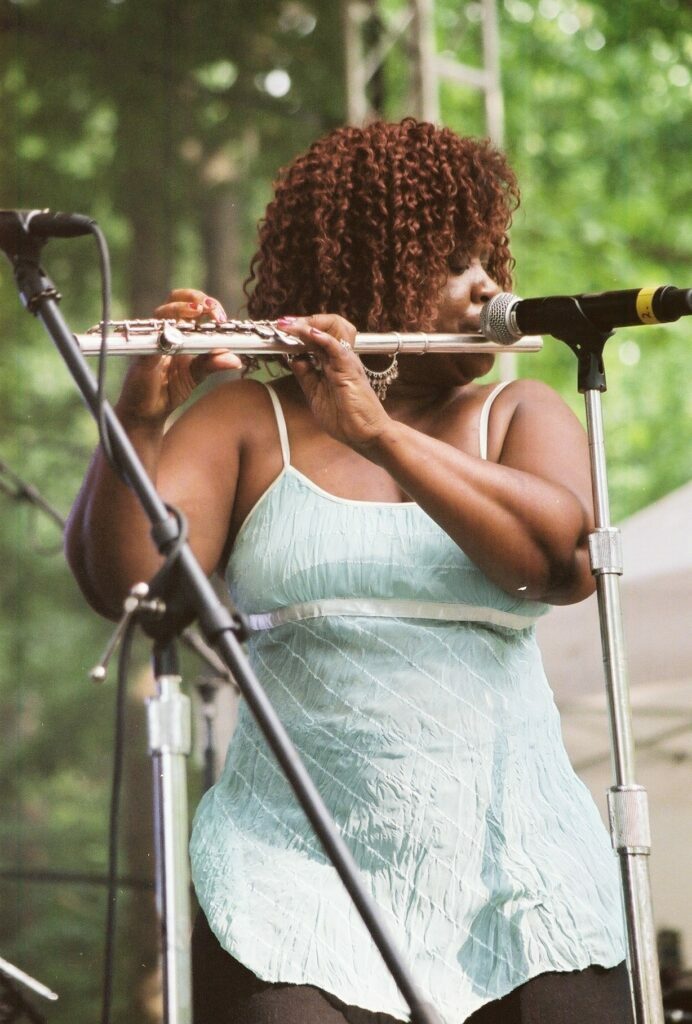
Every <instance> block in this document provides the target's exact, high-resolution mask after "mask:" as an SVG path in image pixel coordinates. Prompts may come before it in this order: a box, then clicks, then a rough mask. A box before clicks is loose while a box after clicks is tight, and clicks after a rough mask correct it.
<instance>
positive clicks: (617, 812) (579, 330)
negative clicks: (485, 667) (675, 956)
mask: <svg viewBox="0 0 692 1024" xmlns="http://www.w3.org/2000/svg"><path fill="white" fill-rule="evenodd" d="M570 303H571V304H570V305H568V306H566V308H565V314H564V325H565V326H564V329H562V328H561V329H560V331H559V333H558V332H555V333H554V337H556V338H557V339H558V340H559V341H564V342H565V344H567V345H569V347H570V348H571V349H572V351H573V352H574V353H575V355H576V356H577V360H578V390H579V392H580V393H581V394H583V395H584V401H585V406H586V425H587V434H588V439H589V455H590V463H591V482H592V488H593V507H594V522H595V530H594V532H593V533H592V534H591V535H590V537H589V556H590V561H591V571H592V573H593V575H594V576H595V578H596V593H597V598H598V613H599V621H600V629H601V644H602V648H603V665H604V671H605V682H606V692H607V699H608V711H609V723H610V735H611V745H612V755H613V774H614V785H613V786H612V787H611V788H610V790H609V791H608V816H609V821H610V835H611V840H612V843H613V847H614V849H615V850H616V852H617V854H618V857H619V860H620V875H621V880H622V892H623V900H624V911H625V919H626V922H627V937H628V946H629V969H630V980H631V990H632V999H633V1007H634V1018H635V1024H664V1014H663V1000H662V994H661V981H660V976H659V969H658V951H657V948H656V933H655V928H654V918H653V903H652V898H651V884H650V880H649V862H648V858H649V854H650V852H651V837H650V830H649V805H648V797H647V793H646V790H645V789H644V787H643V786H640V785H638V784H637V783H636V782H635V772H634V742H633V737H632V715H631V709H630V699H629V680H628V676H627V663H626V657H625V643H624V634H623V628H622V611H621V604H620V579H619V577H620V576H621V575H622V570H623V567H622V543H621V536H620V531H619V530H618V529H617V528H616V527H613V526H612V525H611V522H610V502H609V497H608V481H607V473H606V457H605V441H604V433H603V419H602V414H601V392H603V391H605V390H606V381H605V370H604V366H603V358H602V355H603V348H604V346H605V343H606V341H607V340H608V338H610V337H611V336H612V333H613V332H612V331H604V330H602V329H600V328H598V327H596V326H595V325H594V324H592V323H591V321H590V320H589V319H588V317H587V316H586V314H585V313H584V312H583V310H582V309H581V307H580V306H579V303H578V300H577V299H574V298H573V299H571V300H570Z"/></svg>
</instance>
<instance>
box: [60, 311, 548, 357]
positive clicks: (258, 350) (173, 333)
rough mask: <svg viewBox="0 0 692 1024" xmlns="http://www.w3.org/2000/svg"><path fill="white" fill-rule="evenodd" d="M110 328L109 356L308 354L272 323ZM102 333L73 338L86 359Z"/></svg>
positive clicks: (406, 338) (532, 340)
mask: <svg viewBox="0 0 692 1024" xmlns="http://www.w3.org/2000/svg"><path fill="white" fill-rule="evenodd" d="M107 328H108V336H107V341H106V353H107V355H114V356H144V355H154V354H156V353H163V354H166V355H177V354H178V353H186V354H188V355H198V354H200V353H202V352H211V351H212V350H214V349H225V350H227V351H229V352H234V353H236V354H237V355H247V356H275V355H283V356H296V355H300V353H301V350H304V349H305V346H304V345H303V343H302V342H301V341H299V340H298V339H297V338H294V337H292V335H290V334H286V333H285V332H284V331H282V330H281V329H280V328H279V327H277V325H276V323H275V322H274V321H273V320H226V321H224V322H223V323H202V324H200V323H196V322H194V321H191V320H109V321H108V324H107ZM101 331H102V325H101V324H96V325H95V326H94V327H90V328H89V330H88V331H87V332H86V334H76V335H75V337H76V339H77V342H78V344H79V347H80V349H81V351H82V354H83V355H87V356H89V355H98V354H99V352H100V351H101ZM542 347H543V341H542V339H541V338H539V337H534V336H528V337H523V338H520V339H519V340H518V341H514V342H512V343H511V344H508V345H504V344H499V343H498V342H495V341H488V340H487V339H486V338H485V337H484V336H483V335H482V334H434V333H432V334H427V333H425V332H422V331H419V332H417V333H415V334H405V333H400V332H398V331H389V332H386V333H382V334H357V335H356V340H355V345H354V349H355V351H356V352H358V353H359V354H360V355H366V354H369V353H372V354H379V353H382V354H384V355H394V354H395V353H400V354H401V355H407V354H409V353H411V354H418V355H422V354H425V353H433V352H437V353H442V352H459V353H461V352H468V353H478V352H539V351H540V350H541V348H542Z"/></svg>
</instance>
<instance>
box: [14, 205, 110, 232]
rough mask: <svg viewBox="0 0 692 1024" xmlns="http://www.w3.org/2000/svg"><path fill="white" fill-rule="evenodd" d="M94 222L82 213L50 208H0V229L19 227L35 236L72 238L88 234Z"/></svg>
mask: <svg viewBox="0 0 692 1024" xmlns="http://www.w3.org/2000/svg"><path fill="white" fill-rule="evenodd" d="M95 223H96V221H95V220H93V218H91V217H86V216H85V215H84V214H83V213H52V212H51V211H50V210H0V230H1V229H2V228H3V227H7V228H11V227H20V228H22V230H24V231H25V232H26V233H27V234H28V235H35V236H36V237H37V238H74V237H76V236H77V235H88V234H89V233H90V231H91V229H92V227H93V225H94V224H95Z"/></svg>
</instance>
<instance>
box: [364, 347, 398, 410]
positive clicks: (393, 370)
mask: <svg viewBox="0 0 692 1024" xmlns="http://www.w3.org/2000/svg"><path fill="white" fill-rule="evenodd" d="M363 369H364V370H365V376H366V377H367V378H368V380H369V381H370V387H371V388H372V390H373V391H374V392H375V394H376V395H377V397H378V398H379V400H380V401H381V402H384V400H385V398H386V397H387V391H388V390H389V386H390V384H393V383H394V381H395V380H396V379H397V377H398V376H399V362H398V360H397V357H396V353H394V355H393V356H392V361H391V363H390V364H389V366H388V367H387V368H386V370H369V369H368V368H367V366H363Z"/></svg>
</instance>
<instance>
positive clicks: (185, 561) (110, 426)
mask: <svg viewBox="0 0 692 1024" xmlns="http://www.w3.org/2000/svg"><path fill="white" fill-rule="evenodd" d="M44 242H45V240H44V239H40V238H37V237H35V236H32V235H30V234H29V233H28V232H27V231H25V230H23V229H21V228H20V227H19V226H18V227H16V228H14V227H13V228H12V229H11V230H7V231H4V232H0V248H2V249H3V251H4V252H5V254H6V255H7V257H8V259H9V260H10V262H11V263H12V265H13V268H14V275H15V279H16V282H17V287H18V289H19V293H20V297H21V299H22V302H23V304H24V305H25V307H26V308H27V310H28V311H29V312H30V313H33V314H34V315H36V316H37V317H38V318H39V319H40V320H41V322H42V323H43V326H44V327H45V329H46V331H47V332H48V334H49V336H50V337H51V339H52V340H53V342H54V344H55V346H56V348H57V349H58V351H59V353H60V355H61V356H62V358H63V360H64V362H65V364H66V366H67V368H68V370H69V371H70V373H71V375H72V377H73V379H74V381H75V383H76V384H77V387H78V388H79V390H80V392H81V394H82V397H83V399H84V401H85V404H86V405H87V407H88V408H89V410H90V411H91V413H92V414H93V415H94V418H97V417H98V415H99V409H98V387H97V383H96V380H95V379H94V376H93V374H92V373H91V371H90V369H89V367H88V365H87V363H86V361H85V359H84V357H83V355H82V353H81V351H80V349H79V345H78V343H77V341H76V339H75V336H74V335H73V334H72V332H71V331H70V330H69V328H68V326H67V323H66V322H65V320H64V318H63V317H62V314H61V313H60V310H59V307H58V301H59V299H60V295H59V293H58V291H57V289H56V288H55V285H54V284H53V283H52V281H51V280H50V279H49V278H48V277H47V276H46V274H45V273H44V271H43V270H42V268H41V266H40V263H39V257H40V251H41V248H42V246H43V244H44ZM103 417H104V422H105V425H106V429H107V432H108V438H109V441H110V445H111V448H112V451H113V453H114V455H115V457H116V459H117V464H118V466H120V467H121V469H122V472H123V473H124V474H125V477H126V479H127V481H128V483H129V485H130V486H131V487H132V489H133V490H134V491H135V493H136V494H137V497H138V499H139V501H140V503H141V505H142V508H143V510H144V511H145V513H146V515H147V517H148V518H149V520H150V522H151V524H152V530H151V534H152V538H153V540H154V542H155V543H156V545H157V547H158V549H159V551H160V552H161V554H163V555H166V554H168V553H169V552H171V551H172V550H173V549H175V550H176V552H177V554H176V557H175V560H174V561H173V564H172V566H171V567H168V570H167V572H166V573H165V574H163V575H164V576H165V578H161V577H162V573H161V572H159V574H157V577H155V578H154V580H153V581H152V590H148V588H146V587H144V591H145V592H147V594H150V593H152V591H153V593H154V595H155V597H156V598H159V597H160V596H161V594H162V593H163V594H164V595H165V598H166V604H167V606H168V605H169V604H170V605H172V607H167V609H166V613H165V615H164V616H163V617H162V618H158V619H157V618H155V616H153V615H151V616H149V617H148V620H147V621H146V622H145V628H146V630H147V632H149V634H150V635H153V636H154V638H155V641H156V642H155V648H154V651H155V655H154V673H155V676H156V679H157V688H158V705H157V707H156V710H155V711H154V712H152V713H151V715H150V720H151V719H153V724H152V727H151V728H152V733H153V734H154V735H153V736H152V733H150V746H151V748H152V752H153V753H154V754H155V760H154V767H155V771H157V772H158V773H159V774H160V775H163V773H164V772H166V773H167V772H168V770H169V768H170V767H172V768H173V771H172V775H171V777H167V778H166V779H160V780H159V781H157V795H156V800H157V802H158V803H159V805H160V806H161V807H162V808H163V817H164V819H165V822H164V827H162V828H161V829H160V830H159V832H158V833H157V836H158V837H159V838H158V840H157V847H159V846H164V845H165V846H166V849H165V850H164V849H157V863H156V877H157V892H158V893H159V896H160V900H161V906H160V909H161V913H162V917H163V920H162V937H163V949H162V952H163V957H164V971H163V974H164V1019H165V1021H166V1024H191V1019H192V1016H191V1014H192V1009H191V1000H190V992H191V983H190V975H191V971H190V946H189V929H187V920H188V915H189V903H188V899H187V891H188V878H189V868H188V863H187V851H186V844H183V842H182V840H181V838H180V829H181V826H182V827H183V828H184V829H185V830H186V828H187V817H186V816H185V819H184V821H181V818H182V814H181V810H180V808H181V807H186V799H187V798H186V794H185V792H184V790H185V779H184V773H183V772H182V771H181V768H180V766H181V764H184V758H185V756H186V752H187V750H188V748H189V741H188V734H187V724H186V723H187V720H188V715H189V711H188V705H187V704H185V702H186V701H187V698H185V697H183V696H182V695H181V694H180V692H179V686H180V677H179V675H178V672H177V661H176V654H175V649H174V646H173V644H174V637H175V635H176V633H177V632H178V631H179V629H181V628H183V626H184V625H187V623H188V622H189V621H190V620H191V619H192V618H194V617H197V619H198V622H199V626H200V629H201V632H202V634H203V635H204V637H205V639H206V640H207V642H208V643H209V644H211V645H212V646H213V647H214V648H215V649H216V650H217V651H218V653H219V654H220V656H221V657H222V659H223V661H224V663H225V664H226V666H227V667H228V669H229V670H230V672H231V673H232V675H233V676H234V678H235V680H236V682H237V684H238V687H239V689H240V691H241V693H242V694H243V696H244V697H245V699H246V701H247V702H248V705H249V707H250V710H251V711H252V713H253V715H254V716H255V719H256V721H257V723H258V725H259V727H260V728H261V730H262V732H263V734H264V736H265V739H266V741H267V743H268V744H269V746H270V748H271V750H272V752H273V753H274V755H275V757H276V759H277V761H278V762H279V764H280V765H281V767H282V769H283V771H284V774H285V775H286V778H287V780H288V782H289V784H290V785H291V787H292V789H293V791H294V793H295V795H296V797H297V799H298V801H299V803H300V804H301V807H302V808H303V810H304V812H305V814H306V816H307V818H308V820H309V821H310V824H311V825H312V827H313V829H314V830H315V833H316V835H317V837H318V839H319V841H320V843H321V844H322V846H323V848H324V850H325V852H326V854H327V855H328V857H329V858H330V860H331V862H332V864H333V865H334V868H335V870H336V871H337V873H338V875H339V877H340V878H341V881H342V883H343V885H344V886H345V888H346V890H347V891H348V893H349V895H350V897H351V899H352V900H353V903H354V905H355V906H356V909H357V910H358V913H359V914H360V916H361V918H362V920H363V922H364V924H365V925H366V927H367V929H368V931H369V933H370V935H371V936H372V939H373V942H374V943H375V945H376V946H377V948H378V950H379V952H380V954H381V956H382V958H383V960H384V962H385V964H386V966H387V968H388V969H389V971H390V973H391V975H392V977H393V979H394V981H395V983H396V985H397V987H398V988H399V991H400V992H401V994H402V996H403V997H404V999H405V1000H406V1002H407V1004H408V1006H409V1008H410V1012H411V1015H410V1021H411V1022H412V1024H440V1019H439V1016H438V1014H437V1013H436V1011H435V1010H434V1008H433V1007H432V1006H431V1005H430V1004H429V1003H427V1002H426V1001H425V1000H424V999H423V996H422V994H421V992H420V990H419V989H418V986H417V985H416V984H415V983H414V981H413V979H412V978H411V976H410V973H409V970H408V967H407V966H406V964H405V963H404V960H403V958H402V956H401V954H400V952H399V950H398V948H397V947H396V946H395V944H394V942H393V941H392V939H391V937H390V935H389V933H388V931H387V930H386V928H385V926H384V924H383V922H382V918H381V915H380V912H379V909H378V908H377V906H376V904H375V902H374V900H373V899H372V897H371V896H370V894H369V892H367V890H366V888H365V886H364V884H363V882H362V881H361V879H360V876H359V873H358V868H357V865H356V863H355V861H354V859H353V856H352V854H351V852H350V850H349V848H348V846H347V845H346V843H345V842H344V840H343V839H342V837H341V835H340V834H339V832H338V831H337V829H336V826H335V824H334V822H333V821H332V819H331V817H330V815H329V812H328V810H327V807H326V805H325V804H324V801H323V800H322V798H321V796H320V794H319V791H318V790H317V788H316V786H315V784H314V783H313V781H312V779H311V778H310V776H309V774H308V772H307V771H306V769H305V766H304V764H303V763H302V761H301V759H300V757H299V756H298V753H297V751H296V749H295V747H294V746H293V744H292V742H291V740H290V738H289V736H288V734H287V732H286V730H285V729H284V727H283V724H282V723H281V721H280V719H279V718H278V716H277V714H276V712H275V711H274V708H273V707H272V705H271V703H270V701H269V698H268V697H267V695H266V693H265V692H264V690H263V688H262V686H261V684H260V683H259V681H258V679H257V677H256V676H255V674H254V672H253V671H252V668H251V667H250V664H249V662H248V661H247V659H246V657H245V654H244V653H243V651H242V648H241V646H240V643H239V638H238V634H239V633H240V632H241V630H242V625H241V624H239V622H238V620H237V619H235V620H234V618H233V617H232V616H231V614H230V612H229V611H228V609H227V608H226V607H225V606H224V605H223V604H222V603H221V601H220V600H219V598H218V597H217V595H216V593H215V592H214V588H213V586H212V584H211V583H210V581H209V580H208V579H207V576H206V575H205V573H204V572H203V571H202V568H201V566H200V565H199V563H198V562H197V560H196V558H195V556H194V555H193V553H192V550H191V549H190V546H189V544H187V542H183V541H182V540H181V537H180V535H179V534H180V527H179V523H178V521H177V519H176V517H175V516H173V515H171V514H170V512H169V510H168V508H167V506H166V505H165V504H164V502H163V501H162V499H161V497H160V496H159V494H158V493H157V491H156V489H155V488H154V486H153V484H152V482H151V480H150V479H149V477H148V475H147V474H146V472H145V470H144V467H143V466H142V463H141V461H140V459H139V457H138V456H137V453H136V452H135V450H134V448H133V446H132V444H131V442H130V440H129V438H128V436H127V434H126V433H125V431H124V430H123V428H122V426H121V424H120V422H119V420H118V418H117V416H116V415H115V413H114V412H113V409H112V408H111V406H110V404H109V403H107V402H106V403H104V407H103ZM145 596H146V595H145ZM126 603H127V602H126ZM135 603H136V602H135ZM146 603H147V604H151V603H152V602H146ZM153 603H156V602H153ZM176 819H177V820H176ZM166 823H167V824H166ZM173 876H175V877H173ZM183 892H185V896H184V897H183V896H182V893H183ZM180 921H182V927H181V926H180ZM186 929H187V930H186Z"/></svg>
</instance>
